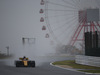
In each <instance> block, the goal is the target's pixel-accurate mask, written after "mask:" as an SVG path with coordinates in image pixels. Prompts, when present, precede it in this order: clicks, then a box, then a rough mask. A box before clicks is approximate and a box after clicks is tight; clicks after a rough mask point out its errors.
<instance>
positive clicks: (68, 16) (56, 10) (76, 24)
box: [40, 0, 100, 45]
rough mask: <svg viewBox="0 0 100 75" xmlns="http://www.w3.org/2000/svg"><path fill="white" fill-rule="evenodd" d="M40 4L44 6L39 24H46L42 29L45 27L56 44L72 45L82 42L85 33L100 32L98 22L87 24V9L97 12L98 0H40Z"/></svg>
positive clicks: (99, 5)
mask: <svg viewBox="0 0 100 75" xmlns="http://www.w3.org/2000/svg"><path fill="white" fill-rule="evenodd" d="M40 4H41V5H44V6H45V9H40V13H44V14H45V17H41V19H40V22H44V21H45V22H46V24H47V26H43V28H42V29H43V30H46V27H47V28H48V30H49V32H50V34H48V35H51V36H52V37H53V38H54V39H55V40H56V41H57V42H58V43H61V44H64V45H67V44H70V45H74V44H75V43H76V42H82V41H83V40H84V33H85V32H86V31H96V30H97V31H100V30H99V29H98V28H99V27H100V25H99V20H98V22H97V21H96V22H94V21H92V22H87V11H88V9H98V10H99V7H100V4H99V0H41V2H40ZM97 16H98V15H97ZM76 44H77V43H76Z"/></svg>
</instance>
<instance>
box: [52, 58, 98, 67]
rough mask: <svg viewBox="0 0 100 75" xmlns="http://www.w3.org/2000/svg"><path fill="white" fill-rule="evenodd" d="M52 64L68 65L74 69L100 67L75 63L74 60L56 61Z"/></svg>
mask: <svg viewBox="0 0 100 75" xmlns="http://www.w3.org/2000/svg"><path fill="white" fill-rule="evenodd" d="M52 64H53V65H68V66H71V67H72V68H74V69H100V67H94V66H87V65H80V64H76V63H75V61H74V60H65V61H57V62H54V63H52Z"/></svg>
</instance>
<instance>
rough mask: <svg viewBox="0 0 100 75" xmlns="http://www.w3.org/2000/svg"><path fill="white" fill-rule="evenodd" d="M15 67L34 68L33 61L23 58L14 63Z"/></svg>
mask: <svg viewBox="0 0 100 75" xmlns="http://www.w3.org/2000/svg"><path fill="white" fill-rule="evenodd" d="M15 65H16V67H35V61H31V60H29V59H28V58H26V57H25V56H24V57H23V58H19V60H17V61H15Z"/></svg>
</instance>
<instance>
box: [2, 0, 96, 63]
mask: <svg viewBox="0 0 100 75" xmlns="http://www.w3.org/2000/svg"><path fill="white" fill-rule="evenodd" d="M40 1H41V0H0V52H1V53H4V54H7V48H6V47H9V54H11V55H13V57H12V59H13V61H14V60H17V59H18V58H19V57H23V56H26V57H29V58H30V59H32V60H34V59H35V60H37V61H38V58H37V57H40V56H47V55H48V54H49V55H51V54H54V53H55V47H56V44H57V43H56V41H55V40H54V39H53V38H52V36H50V37H49V38H45V34H46V33H49V30H46V31H42V29H41V27H42V25H45V26H46V23H45V22H44V23H41V22H40V17H41V16H44V15H43V14H42V15H41V14H40V13H39V10H40V9H41V8H45V7H44V6H41V5H40ZM83 2H84V1H83ZM88 3H89V2H88ZM83 5H84V4H83ZM87 5H88V4H87ZM95 6H96V5H95ZM80 9H81V8H80ZM66 35H68V34H66ZM22 38H25V40H24V41H25V42H24V43H23V39H22ZM68 40H69V39H68ZM52 41H53V44H51V43H50V42H52ZM49 55H48V56H49ZM46 60H47V59H46Z"/></svg>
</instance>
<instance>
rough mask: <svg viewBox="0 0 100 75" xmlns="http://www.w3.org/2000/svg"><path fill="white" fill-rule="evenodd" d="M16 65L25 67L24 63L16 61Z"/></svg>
mask: <svg viewBox="0 0 100 75" xmlns="http://www.w3.org/2000/svg"><path fill="white" fill-rule="evenodd" d="M15 65H16V67H23V66H24V64H23V62H22V61H16V62H15Z"/></svg>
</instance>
